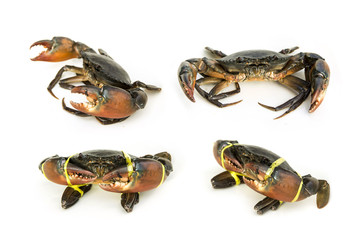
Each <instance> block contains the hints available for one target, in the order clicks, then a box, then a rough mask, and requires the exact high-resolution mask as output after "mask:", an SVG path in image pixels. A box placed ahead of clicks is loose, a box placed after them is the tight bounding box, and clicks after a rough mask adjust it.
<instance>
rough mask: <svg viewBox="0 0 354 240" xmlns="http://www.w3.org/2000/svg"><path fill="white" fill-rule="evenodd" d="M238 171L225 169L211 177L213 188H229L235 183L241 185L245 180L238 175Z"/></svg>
mask: <svg viewBox="0 0 354 240" xmlns="http://www.w3.org/2000/svg"><path fill="white" fill-rule="evenodd" d="M237 175H238V174H237V173H236V172H231V171H225V172H222V173H220V174H218V175H216V176H215V177H213V178H212V179H211V185H212V186H213V188H216V189H217V188H227V187H232V186H235V185H239V184H241V183H244V182H243V179H242V178H240V177H238V176H237Z"/></svg>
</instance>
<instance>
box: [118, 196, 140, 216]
mask: <svg viewBox="0 0 354 240" xmlns="http://www.w3.org/2000/svg"><path fill="white" fill-rule="evenodd" d="M139 195H140V193H138V192H137V193H122V195H121V205H122V207H123V208H124V210H125V211H126V212H131V211H133V207H134V205H135V204H138V203H139Z"/></svg>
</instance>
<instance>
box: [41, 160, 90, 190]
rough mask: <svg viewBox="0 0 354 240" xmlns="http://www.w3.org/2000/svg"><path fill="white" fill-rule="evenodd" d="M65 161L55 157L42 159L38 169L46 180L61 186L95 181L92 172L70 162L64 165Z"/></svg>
mask: <svg viewBox="0 0 354 240" xmlns="http://www.w3.org/2000/svg"><path fill="white" fill-rule="evenodd" d="M67 160H68V159H67V158H65V157H59V156H58V155H55V156H53V157H49V158H46V159H44V160H43V161H42V162H41V164H40V165H39V169H40V170H41V172H42V173H43V174H44V176H45V177H46V178H47V179H48V180H50V181H52V182H54V183H57V184H62V185H70V184H72V185H81V184H88V183H91V182H93V181H94V180H95V179H96V176H95V175H94V174H93V173H92V172H90V171H88V170H85V169H83V168H81V167H78V166H76V165H74V164H72V163H70V162H69V163H66V162H67ZM68 180H69V181H68Z"/></svg>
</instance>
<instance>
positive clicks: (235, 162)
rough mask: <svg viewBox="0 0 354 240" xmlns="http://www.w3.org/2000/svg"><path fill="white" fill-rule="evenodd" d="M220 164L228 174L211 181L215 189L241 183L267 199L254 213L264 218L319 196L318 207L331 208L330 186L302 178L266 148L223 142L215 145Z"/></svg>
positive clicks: (326, 183) (282, 159)
mask: <svg viewBox="0 0 354 240" xmlns="http://www.w3.org/2000/svg"><path fill="white" fill-rule="evenodd" d="M213 151H214V156H215V158H216V161H217V162H218V163H219V164H220V165H221V166H222V167H223V168H224V169H225V170H226V171H225V172H222V173H220V174H218V175H216V176H215V177H214V178H212V179H211V183H212V186H213V187H214V188H226V187H230V186H234V185H238V184H241V183H245V184H246V185H247V186H248V187H250V188H252V189H253V190H255V191H256V192H258V193H260V194H263V195H265V196H266V198H265V199H263V200H262V201H260V202H258V203H257V204H256V205H255V206H254V209H255V210H256V211H257V213H258V214H263V213H265V212H266V211H268V210H270V209H272V210H276V209H277V208H278V207H279V206H280V205H281V204H282V203H284V202H296V201H301V200H303V199H305V198H307V197H310V196H311V195H315V194H317V207H318V208H323V207H325V206H326V205H327V203H328V201H329V195H330V186H329V184H328V182H327V181H326V180H317V179H316V178H314V177H312V176H311V175H309V174H308V175H305V176H300V175H299V174H298V173H297V172H296V171H294V170H293V169H292V168H291V167H290V165H289V164H288V163H287V162H286V161H285V159H284V158H281V157H279V156H278V155H276V154H274V153H272V152H271V151H268V150H266V149H264V148H261V147H257V146H252V145H243V144H239V143H238V141H225V140H219V141H217V142H216V143H215V144H214V150H213Z"/></svg>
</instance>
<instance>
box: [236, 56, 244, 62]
mask: <svg viewBox="0 0 354 240" xmlns="http://www.w3.org/2000/svg"><path fill="white" fill-rule="evenodd" d="M243 61H245V58H244V57H238V58H236V62H238V63H241V62H243Z"/></svg>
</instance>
